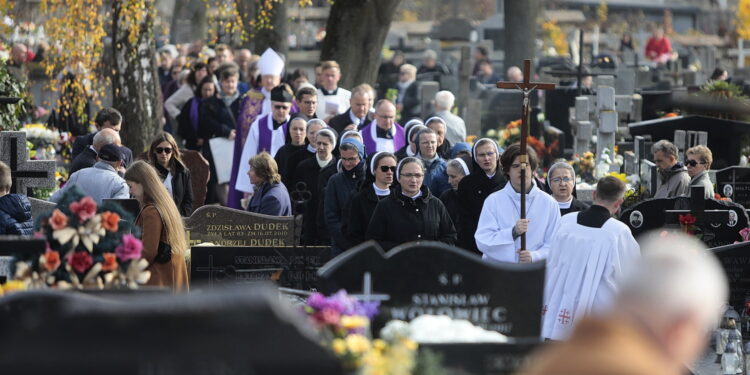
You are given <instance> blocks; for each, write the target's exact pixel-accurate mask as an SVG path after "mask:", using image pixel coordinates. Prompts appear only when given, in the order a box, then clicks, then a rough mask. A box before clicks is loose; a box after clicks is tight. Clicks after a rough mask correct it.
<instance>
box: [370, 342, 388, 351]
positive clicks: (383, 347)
mask: <svg viewBox="0 0 750 375" xmlns="http://www.w3.org/2000/svg"><path fill="white" fill-rule="evenodd" d="M372 346H373V347H374V348H375V349H376V350H380V351H383V350H386V349H387V348H388V344H386V343H385V341H383V340H381V339H375V340H373V341H372Z"/></svg>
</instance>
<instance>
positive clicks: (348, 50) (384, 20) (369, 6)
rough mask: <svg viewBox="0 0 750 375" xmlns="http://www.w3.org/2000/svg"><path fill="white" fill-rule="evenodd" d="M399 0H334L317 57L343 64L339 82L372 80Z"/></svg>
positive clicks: (346, 83) (350, 83)
mask: <svg viewBox="0 0 750 375" xmlns="http://www.w3.org/2000/svg"><path fill="white" fill-rule="evenodd" d="M400 2H401V0H336V1H335V2H334V3H333V5H332V6H331V13H330V14H329V15H328V23H327V24H326V37H325V39H324V40H323V45H322V48H321V51H320V59H321V60H322V61H323V60H336V62H338V63H339V65H340V66H341V68H342V72H341V81H340V82H339V86H342V87H344V88H351V87H352V86H356V85H359V84H361V83H364V82H375V79H376V78H377V73H378V66H379V65H380V54H381V50H382V49H383V43H384V42H385V37H386V35H387V34H388V29H390V27H391V21H392V20H393V15H394V13H396V8H397V7H398V5H399V3H400Z"/></svg>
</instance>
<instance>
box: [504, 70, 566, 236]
mask: <svg viewBox="0 0 750 375" xmlns="http://www.w3.org/2000/svg"><path fill="white" fill-rule="evenodd" d="M530 76H531V60H529V59H526V60H524V61H523V82H498V83H497V87H498V88H501V89H516V90H520V91H521V92H522V93H523V104H522V116H521V142H520V143H521V155H519V156H518V161H519V162H521V219H525V218H526V166H527V163H528V156H527V154H526V150H527V148H526V138H528V136H529V112H530V109H529V107H530V103H529V95H530V94H531V93H532V92H534V90H552V89H554V88H555V84H554V83H540V82H531V81H530V79H529V77H530ZM521 250H526V233H523V234H521Z"/></svg>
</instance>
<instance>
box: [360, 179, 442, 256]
mask: <svg viewBox="0 0 750 375" xmlns="http://www.w3.org/2000/svg"><path fill="white" fill-rule="evenodd" d="M366 239H368V240H375V241H378V243H379V244H380V246H381V247H382V248H383V249H384V250H386V251H388V250H390V249H392V248H394V247H396V246H398V245H401V244H403V243H406V242H411V241H440V242H444V243H447V244H449V245H453V244H455V243H456V229H455V228H454V227H453V222H452V221H451V218H450V216H449V215H448V210H446V209H445V206H443V203H442V202H440V199H438V198H436V197H435V196H433V195H432V194H431V193H430V189H428V188H427V187H426V186H422V196H420V197H418V198H417V199H411V198H409V197H407V196H405V195H403V194H402V193H401V187H396V188H395V189H394V190H393V193H392V194H391V195H390V196H389V197H387V198H385V199H383V200H381V201H380V202H378V205H377V206H376V207H375V212H374V213H373V214H372V219H371V220H370V225H368V227H367V235H366Z"/></svg>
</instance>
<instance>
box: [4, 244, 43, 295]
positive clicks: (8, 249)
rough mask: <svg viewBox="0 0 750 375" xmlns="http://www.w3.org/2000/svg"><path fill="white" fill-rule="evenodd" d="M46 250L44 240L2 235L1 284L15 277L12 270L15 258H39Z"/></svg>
mask: <svg viewBox="0 0 750 375" xmlns="http://www.w3.org/2000/svg"><path fill="white" fill-rule="evenodd" d="M46 248H47V244H46V243H45V241H44V240H43V239H39V238H30V237H22V236H6V235H0V284H4V283H5V282H6V281H7V280H8V279H11V278H12V277H13V274H12V273H11V269H12V264H13V261H14V258H20V259H24V260H26V259H34V258H38V257H39V255H41V254H42V253H44V250H45V249H46Z"/></svg>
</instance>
